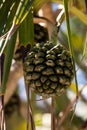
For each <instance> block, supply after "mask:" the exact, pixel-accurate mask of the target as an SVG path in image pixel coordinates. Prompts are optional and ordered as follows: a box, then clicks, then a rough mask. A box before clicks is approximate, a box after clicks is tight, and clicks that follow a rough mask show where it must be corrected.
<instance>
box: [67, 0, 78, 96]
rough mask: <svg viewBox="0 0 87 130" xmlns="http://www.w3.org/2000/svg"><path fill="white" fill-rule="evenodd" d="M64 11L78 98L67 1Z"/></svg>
mask: <svg viewBox="0 0 87 130" xmlns="http://www.w3.org/2000/svg"><path fill="white" fill-rule="evenodd" d="M64 9H65V16H66V26H67V37H68V45H69V49H70V52H71V56H72V62H73V67H74V75H75V83H76V91H77V96H78V82H77V76H76V68H75V60H74V50H73V47H72V41H71V30H70V23H69V14H68V2H67V0H64Z"/></svg>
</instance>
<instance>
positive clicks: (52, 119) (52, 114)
mask: <svg viewBox="0 0 87 130" xmlns="http://www.w3.org/2000/svg"><path fill="white" fill-rule="evenodd" d="M51 101H52V102H51V130H55V129H56V128H55V111H54V110H55V108H54V107H55V105H54V97H52V98H51Z"/></svg>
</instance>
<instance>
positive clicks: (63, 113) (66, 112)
mask: <svg viewBox="0 0 87 130" xmlns="http://www.w3.org/2000/svg"><path fill="white" fill-rule="evenodd" d="M85 87H86V86H85V85H84V86H83V88H82V89H81V90H80V91H79V92H78V96H79V97H80V96H82V95H81V93H82V91H83V89H84V88H85ZM77 101H78V98H77V97H75V98H74V99H73V100H72V101H70V102H69V104H68V105H67V107H66V108H65V110H64V111H63V112H62V116H61V117H59V118H58V124H57V125H58V127H60V126H61V125H62V123H63V122H64V121H65V119H66V117H67V115H68V113H69V112H70V109H71V107H72V105H73V104H74V103H75V107H74V113H73V115H72V118H71V122H72V120H73V117H74V115H75V109H76V105H77Z"/></svg>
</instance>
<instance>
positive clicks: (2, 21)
mask: <svg viewBox="0 0 87 130" xmlns="http://www.w3.org/2000/svg"><path fill="white" fill-rule="evenodd" d="M14 3H15V0H5V2H4V3H3V4H2V7H1V8H0V36H1V35H2V34H3V30H4V27H5V25H6V23H7V20H8V18H9V14H10V13H11V8H12V6H13V4H14Z"/></svg>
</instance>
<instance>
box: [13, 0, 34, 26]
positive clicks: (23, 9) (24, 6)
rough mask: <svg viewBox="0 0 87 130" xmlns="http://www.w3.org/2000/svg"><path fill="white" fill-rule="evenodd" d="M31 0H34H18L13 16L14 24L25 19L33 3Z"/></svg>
mask: <svg viewBox="0 0 87 130" xmlns="http://www.w3.org/2000/svg"><path fill="white" fill-rule="evenodd" d="M33 1H34V0H31V1H28V0H21V1H20V4H19V6H18V9H17V12H16V15H15V17H14V23H15V24H20V23H21V22H22V21H23V20H24V19H25V17H26V16H27V14H28V13H29V10H30V8H31V5H32V4H33Z"/></svg>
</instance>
